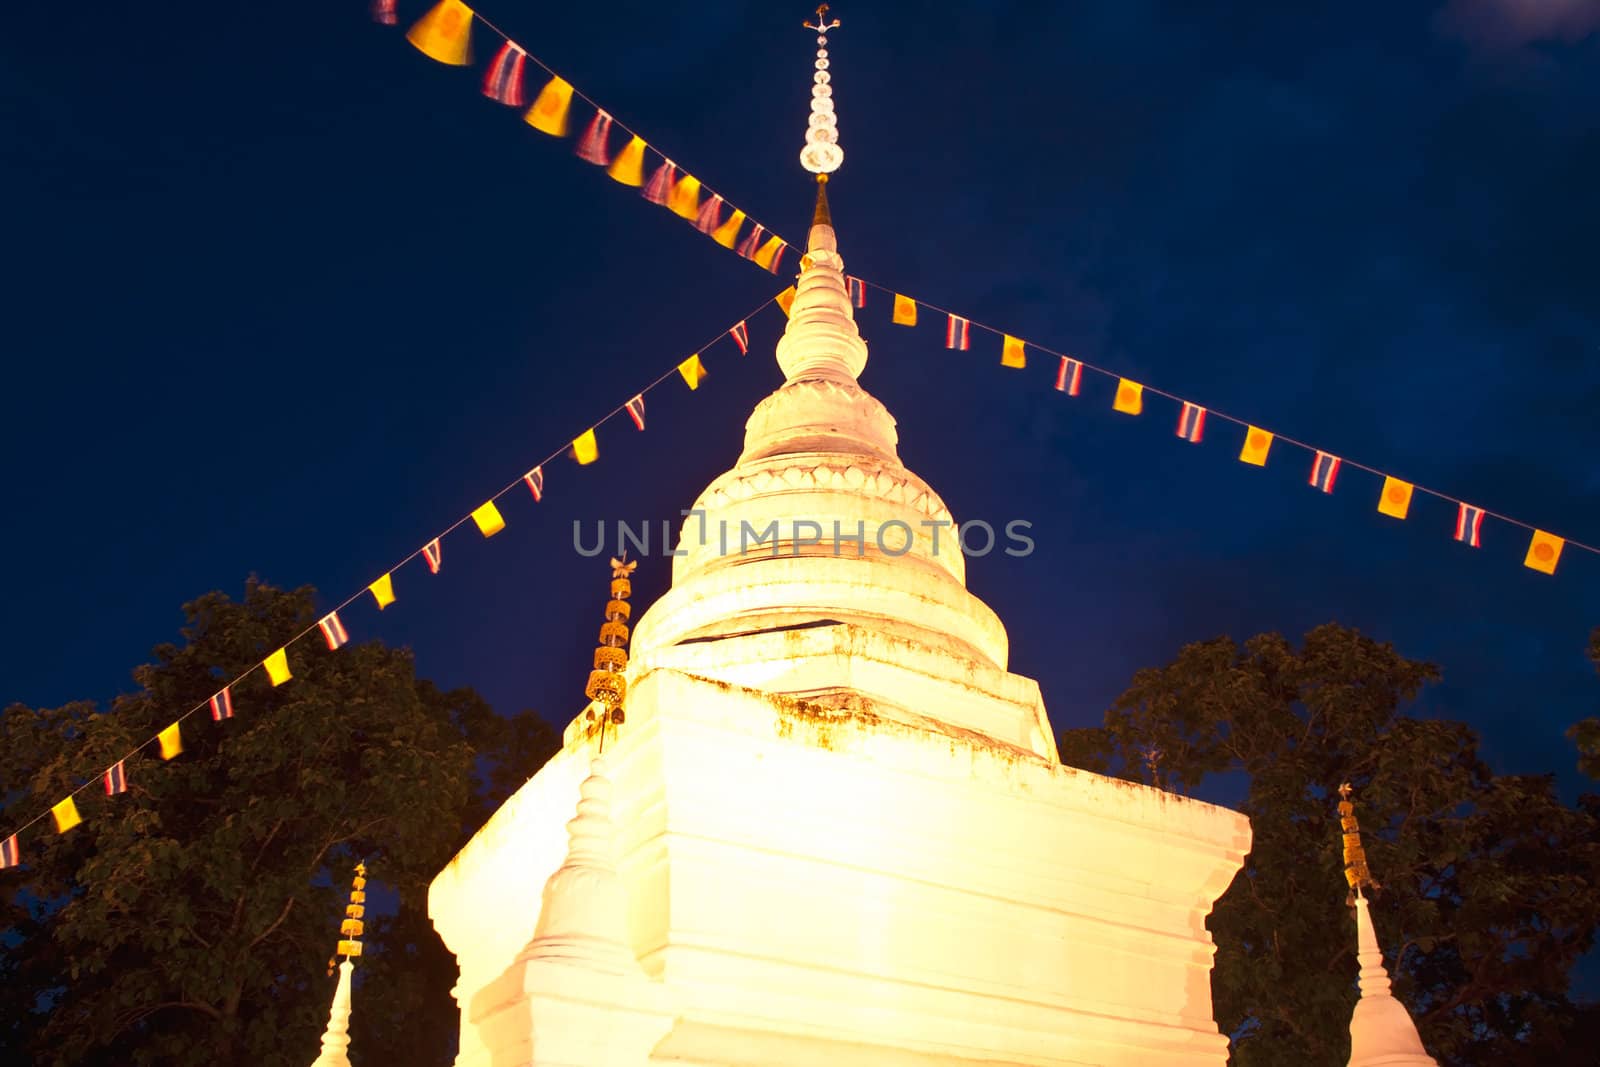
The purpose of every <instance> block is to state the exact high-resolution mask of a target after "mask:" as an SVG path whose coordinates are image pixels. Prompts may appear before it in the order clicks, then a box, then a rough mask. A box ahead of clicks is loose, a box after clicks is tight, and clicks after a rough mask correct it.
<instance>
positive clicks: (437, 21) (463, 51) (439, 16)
mask: <svg viewBox="0 0 1600 1067" xmlns="http://www.w3.org/2000/svg"><path fill="white" fill-rule="evenodd" d="M406 40H408V41H410V42H411V43H412V44H414V45H416V46H417V51H419V52H421V53H422V54H423V55H425V56H427V57H428V58H429V59H437V60H438V61H439V62H441V63H448V64H450V65H451V66H452V67H464V66H466V65H467V64H468V63H470V62H471V61H472V9H471V8H470V7H468V6H467V5H466V4H463V3H462V2H461V0H442V2H441V3H440V4H438V5H437V6H435V7H434V8H433V9H432V10H431V11H429V12H428V13H427V14H426V15H424V16H422V17H421V18H420V19H418V20H417V24H416V25H415V26H412V27H411V29H410V31H409V32H407V34H406Z"/></svg>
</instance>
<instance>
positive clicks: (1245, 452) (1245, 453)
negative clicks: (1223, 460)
mask: <svg viewBox="0 0 1600 1067" xmlns="http://www.w3.org/2000/svg"><path fill="white" fill-rule="evenodd" d="M1271 448H1272V435H1271V434H1270V433H1268V432H1267V431H1265V430H1258V429H1256V428H1255V427H1254V426H1246V427H1245V431H1244V447H1243V448H1241V449H1240V450H1239V461H1240V462H1241V463H1248V464H1250V465H1251V466H1252V467H1265V466H1266V465H1267V452H1268V451H1269V450H1270V449H1271Z"/></svg>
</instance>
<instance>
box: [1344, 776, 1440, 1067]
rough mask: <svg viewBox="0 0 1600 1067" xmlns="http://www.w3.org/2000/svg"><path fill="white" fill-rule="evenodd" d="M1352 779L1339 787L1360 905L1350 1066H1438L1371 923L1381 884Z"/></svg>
mask: <svg viewBox="0 0 1600 1067" xmlns="http://www.w3.org/2000/svg"><path fill="white" fill-rule="evenodd" d="M1351 792H1352V790H1351V788H1350V783H1349V782H1345V783H1344V784H1343V785H1341V786H1340V787H1339V797H1340V800H1339V826H1340V830H1341V831H1342V832H1343V836H1344V877H1345V881H1347V882H1348V883H1349V884H1350V893H1351V896H1352V897H1353V899H1354V903H1355V907H1356V961H1357V962H1358V963H1359V964H1360V965H1361V973H1360V978H1359V981H1360V983H1361V999H1360V1000H1358V1001H1356V1009H1355V1012H1354V1013H1353V1014H1352V1015H1351V1016H1350V1067H1438V1064H1437V1061H1435V1060H1434V1058H1433V1057H1432V1056H1429V1055H1428V1053H1427V1051H1426V1050H1425V1049H1424V1048H1423V1047H1422V1038H1421V1037H1420V1036H1419V1035H1418V1034H1417V1024H1416V1023H1414V1022H1412V1021H1411V1015H1410V1013H1409V1012H1407V1011H1406V1007H1405V1005H1404V1004H1402V1003H1400V1001H1398V1000H1396V999H1395V997H1394V994H1393V993H1392V992H1390V983H1389V970H1388V968H1386V967H1385V966H1384V965H1383V951H1382V949H1381V948H1379V946H1378V934H1377V931H1376V930H1375V929H1374V928H1373V926H1372V913H1371V911H1370V910H1369V908H1368V904H1367V893H1368V892H1369V891H1371V890H1375V889H1378V888H1380V887H1379V885H1378V883H1377V882H1375V881H1373V878H1372V872H1371V871H1370V870H1369V869H1368V868H1367V854H1366V850H1365V849H1364V848H1363V847H1362V845H1361V825H1360V823H1358V822H1357V821H1356V814H1355V812H1356V809H1355V804H1354V803H1352V802H1351V800H1350V794H1351Z"/></svg>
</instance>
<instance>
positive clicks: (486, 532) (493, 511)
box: [472, 500, 506, 537]
mask: <svg viewBox="0 0 1600 1067" xmlns="http://www.w3.org/2000/svg"><path fill="white" fill-rule="evenodd" d="M472 521H473V522H475V523H477V524H478V532H479V533H481V534H483V536H485V537H493V536H494V535H495V534H497V533H499V532H500V531H501V530H504V529H505V528H506V520H505V519H503V518H501V517H500V509H499V508H497V507H495V506H494V501H493V500H485V501H484V502H483V503H482V504H479V505H478V507H477V509H476V510H475V511H473V513H472Z"/></svg>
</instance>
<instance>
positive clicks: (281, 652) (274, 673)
mask: <svg viewBox="0 0 1600 1067" xmlns="http://www.w3.org/2000/svg"><path fill="white" fill-rule="evenodd" d="M261 665H262V666H263V667H265V668H266V669H267V681H269V682H271V683H272V684H273V685H274V686H280V685H282V684H283V683H284V682H287V681H288V680H289V679H290V678H293V677H294V675H292V674H290V673H289V650H288V649H287V648H280V649H278V651H276V652H274V653H273V654H272V655H270V656H268V657H267V658H266V659H264V660H262V661H261Z"/></svg>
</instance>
